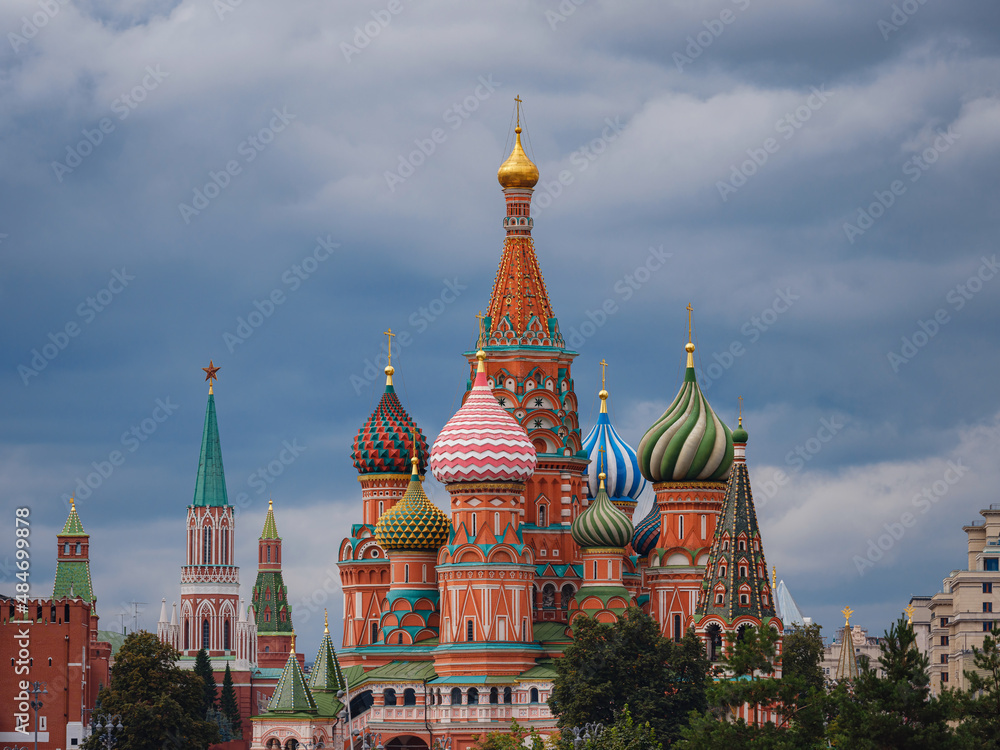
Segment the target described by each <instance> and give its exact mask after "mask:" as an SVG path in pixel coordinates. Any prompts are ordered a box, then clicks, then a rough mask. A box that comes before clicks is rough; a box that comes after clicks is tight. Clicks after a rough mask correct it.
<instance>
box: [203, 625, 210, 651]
mask: <svg viewBox="0 0 1000 750" xmlns="http://www.w3.org/2000/svg"><path fill="white" fill-rule="evenodd" d="M210 632H211V631H210V628H209V624H208V618H207V617H206V618H205V619H204V620H202V622H201V647H202V648H203V649H205V650H208V644H209V639H208V636H209V633H210Z"/></svg>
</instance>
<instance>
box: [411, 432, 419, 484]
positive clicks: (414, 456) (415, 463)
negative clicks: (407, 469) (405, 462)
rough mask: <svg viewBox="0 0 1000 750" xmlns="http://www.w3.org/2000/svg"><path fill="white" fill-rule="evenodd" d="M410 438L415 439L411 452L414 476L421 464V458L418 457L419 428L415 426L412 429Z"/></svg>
mask: <svg viewBox="0 0 1000 750" xmlns="http://www.w3.org/2000/svg"><path fill="white" fill-rule="evenodd" d="M410 438H411V439H412V440H413V452H412V453H411V454H410V466H412V467H413V470H412V473H413V475H414V476H416V475H417V467H418V466H419V465H420V458H418V457H417V428H416V427H414V428H413V429H412V430H411V431H410Z"/></svg>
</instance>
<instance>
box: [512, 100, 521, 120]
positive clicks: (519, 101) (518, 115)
mask: <svg viewBox="0 0 1000 750" xmlns="http://www.w3.org/2000/svg"><path fill="white" fill-rule="evenodd" d="M514 101H515V102H517V104H515V105H514V107H515V108H516V109H517V127H521V95H520V94H518V95H517V96H515V97H514Z"/></svg>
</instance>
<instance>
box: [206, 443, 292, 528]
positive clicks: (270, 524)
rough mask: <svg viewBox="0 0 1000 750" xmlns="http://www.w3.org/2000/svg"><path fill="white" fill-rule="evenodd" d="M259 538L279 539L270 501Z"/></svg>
mask: <svg viewBox="0 0 1000 750" xmlns="http://www.w3.org/2000/svg"><path fill="white" fill-rule="evenodd" d="M220 460H221V459H220ZM260 538H261V539H281V537H280V536H278V527H277V526H276V525H275V523H274V505H273V503H272V502H271V501H270V500H268V501H267V518H265V519H264V530H263V531H262V532H261V533H260Z"/></svg>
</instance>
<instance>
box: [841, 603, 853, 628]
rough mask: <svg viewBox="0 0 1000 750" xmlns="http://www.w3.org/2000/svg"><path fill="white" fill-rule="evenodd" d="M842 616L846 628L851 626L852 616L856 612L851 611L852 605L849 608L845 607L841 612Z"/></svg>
mask: <svg viewBox="0 0 1000 750" xmlns="http://www.w3.org/2000/svg"><path fill="white" fill-rule="evenodd" d="M840 614H842V615H843V616H844V626H845V627H846V626H848V625H850V624H851V615H853V614H854V610H853V609H851V607H850V605H848V606H846V607H844V608H843V609H842V610H840Z"/></svg>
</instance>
